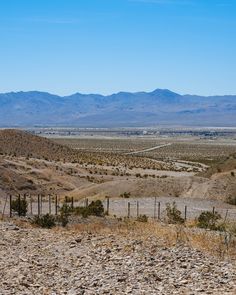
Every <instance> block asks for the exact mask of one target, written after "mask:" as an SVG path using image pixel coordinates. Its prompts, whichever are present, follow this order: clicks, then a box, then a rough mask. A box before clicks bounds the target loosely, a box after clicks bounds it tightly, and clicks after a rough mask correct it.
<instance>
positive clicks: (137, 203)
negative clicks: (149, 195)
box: [137, 201, 139, 217]
mask: <svg viewBox="0 0 236 295" xmlns="http://www.w3.org/2000/svg"><path fill="white" fill-rule="evenodd" d="M137 217H139V201H137Z"/></svg>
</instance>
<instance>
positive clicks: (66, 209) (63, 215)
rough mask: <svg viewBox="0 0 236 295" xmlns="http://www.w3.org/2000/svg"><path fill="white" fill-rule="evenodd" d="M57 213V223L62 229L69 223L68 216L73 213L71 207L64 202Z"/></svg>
mask: <svg viewBox="0 0 236 295" xmlns="http://www.w3.org/2000/svg"><path fill="white" fill-rule="evenodd" d="M59 212H60V215H59V216H58V221H59V222H60V223H61V225H62V226H63V227H65V226H66V225H67V224H68V222H69V216H70V215H71V214H72V213H73V208H72V207H71V205H68V204H67V203H66V202H64V203H63V205H62V207H61V208H60V211H59Z"/></svg>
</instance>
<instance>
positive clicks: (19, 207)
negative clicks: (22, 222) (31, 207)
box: [18, 194, 21, 216]
mask: <svg viewBox="0 0 236 295" xmlns="http://www.w3.org/2000/svg"><path fill="white" fill-rule="evenodd" d="M18 215H19V216H21V196H20V194H19V195H18Z"/></svg>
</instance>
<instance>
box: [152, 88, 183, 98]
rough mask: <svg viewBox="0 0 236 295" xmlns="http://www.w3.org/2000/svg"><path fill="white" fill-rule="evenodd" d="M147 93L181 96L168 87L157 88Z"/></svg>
mask: <svg viewBox="0 0 236 295" xmlns="http://www.w3.org/2000/svg"><path fill="white" fill-rule="evenodd" d="M149 93H150V94H152V95H165V96H181V95H180V94H178V93H175V92H173V91H170V90H169V89H159V88H157V89H155V90H154V91H152V92H149Z"/></svg>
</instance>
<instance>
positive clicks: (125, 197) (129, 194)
mask: <svg viewBox="0 0 236 295" xmlns="http://www.w3.org/2000/svg"><path fill="white" fill-rule="evenodd" d="M130 196H131V193H127V192H124V193H123V194H121V195H120V197H121V198H124V199H129V198H130Z"/></svg>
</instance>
